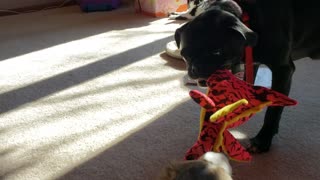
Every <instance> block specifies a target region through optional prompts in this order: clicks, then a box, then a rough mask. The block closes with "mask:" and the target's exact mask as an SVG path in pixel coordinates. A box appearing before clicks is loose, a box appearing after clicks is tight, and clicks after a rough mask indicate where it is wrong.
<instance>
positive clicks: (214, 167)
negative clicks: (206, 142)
mask: <svg viewBox="0 0 320 180" xmlns="http://www.w3.org/2000/svg"><path fill="white" fill-rule="evenodd" d="M231 174H232V172H231V166H230V164H229V161H228V159H227V158H226V157H225V156H224V155H223V154H221V153H214V152H207V153H205V154H204V155H203V156H202V157H201V158H200V159H199V160H190V161H183V162H178V163H173V164H171V165H169V166H168V167H166V168H165V169H164V172H163V174H162V176H161V180H232V178H231Z"/></svg>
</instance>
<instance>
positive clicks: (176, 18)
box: [169, 13, 188, 20]
mask: <svg viewBox="0 0 320 180" xmlns="http://www.w3.org/2000/svg"><path fill="white" fill-rule="evenodd" d="M169 19H171V20H188V18H186V17H183V16H181V15H180V14H177V13H171V14H170V15H169Z"/></svg>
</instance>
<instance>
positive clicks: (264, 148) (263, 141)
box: [247, 136, 272, 153]
mask: <svg viewBox="0 0 320 180" xmlns="http://www.w3.org/2000/svg"><path fill="white" fill-rule="evenodd" d="M271 141H272V139H271V140H267V138H261V137H259V136H256V137H254V138H252V139H250V145H249V147H248V148H247V151H248V152H250V153H263V152H268V151H269V150H270V147H271Z"/></svg>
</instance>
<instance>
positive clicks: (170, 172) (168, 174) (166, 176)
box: [159, 163, 177, 180]
mask: <svg viewBox="0 0 320 180" xmlns="http://www.w3.org/2000/svg"><path fill="white" fill-rule="evenodd" d="M176 176H177V170H176V168H175V167H174V165H173V164H172V163H169V165H168V166H167V167H165V168H164V169H163V170H162V174H161V176H160V178H159V180H174V179H175V178H176Z"/></svg>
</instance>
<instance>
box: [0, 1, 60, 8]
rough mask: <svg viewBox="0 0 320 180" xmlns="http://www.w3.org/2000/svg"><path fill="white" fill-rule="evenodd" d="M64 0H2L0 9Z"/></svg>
mask: <svg viewBox="0 0 320 180" xmlns="http://www.w3.org/2000/svg"><path fill="white" fill-rule="evenodd" d="M63 1H64V0H0V9H17V8H24V7H30V6H37V5H45V4H50V3H55V2H57V3H59V2H63Z"/></svg>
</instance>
